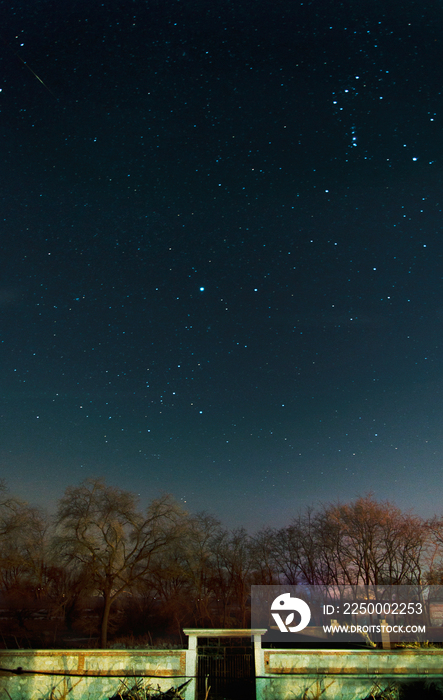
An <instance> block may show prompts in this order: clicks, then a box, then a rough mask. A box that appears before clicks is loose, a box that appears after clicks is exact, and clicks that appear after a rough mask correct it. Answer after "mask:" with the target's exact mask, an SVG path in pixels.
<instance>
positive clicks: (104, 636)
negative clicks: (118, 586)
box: [100, 591, 112, 649]
mask: <svg viewBox="0 0 443 700" xmlns="http://www.w3.org/2000/svg"><path fill="white" fill-rule="evenodd" d="M111 605H112V598H111V594H110V593H109V592H108V591H105V592H104V593H103V614H102V623H101V629H100V648H101V649H106V647H107V645H108V622H109V612H110V610H111Z"/></svg>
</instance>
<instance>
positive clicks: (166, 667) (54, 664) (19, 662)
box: [0, 636, 443, 700]
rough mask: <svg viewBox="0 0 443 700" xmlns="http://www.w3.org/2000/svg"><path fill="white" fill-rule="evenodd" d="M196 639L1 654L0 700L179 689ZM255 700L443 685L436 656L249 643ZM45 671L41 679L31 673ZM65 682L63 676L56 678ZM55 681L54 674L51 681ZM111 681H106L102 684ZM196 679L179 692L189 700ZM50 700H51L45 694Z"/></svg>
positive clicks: (442, 664) (340, 697) (346, 698)
mask: <svg viewBox="0 0 443 700" xmlns="http://www.w3.org/2000/svg"><path fill="white" fill-rule="evenodd" d="M196 641H197V640H196V638H195V637H194V638H191V637H190V640H189V642H190V649H189V650H180V649H178V650H176V649H174V650H170V651H167V650H165V651H158V650H146V651H142V650H134V651H117V650H113V651H102V650H96V651H87V650H68V651H50V650H45V651H30V650H26V651H21V650H20V651H10V650H5V651H1V650H0V667H1V668H2V669H13V670H16V669H18V668H19V667H20V668H22V669H23V671H24V673H22V674H19V675H17V674H16V673H11V672H10V671H7V670H0V699H1V700H49V699H50V698H51V700H52V699H53V700H65V699H66V700H107V698H109V697H111V696H112V695H114V694H115V693H116V692H117V689H118V688H119V687H121V685H120V679H125V682H126V683H127V684H128V686H129V687H130V686H131V685H133V683H134V678H144V679H145V680H146V676H148V675H152V676H156V675H157V676H163V677H162V678H160V677H158V678H155V677H154V678H152V679H150V680H151V683H152V686H153V687H154V688H156V687H157V685H159V686H160V688H161V689H162V690H167V689H169V688H170V687H171V686H175V687H177V686H179V685H181V684H182V683H184V682H185V681H186V680H187V678H186V676H187V677H188V678H189V677H190V676H191V677H192V676H194V674H195V673H196V661H197V655H196ZM255 641H256V647H255V662H256V675H257V681H256V686H257V700H295V699H297V698H306V700H311V699H314V698H318V697H321V700H361V698H365V697H367V696H368V695H369V693H370V691H371V690H372V689H373V688H374V687H376V686H378V687H379V688H381V689H383V688H386V687H387V686H388V684H389V683H390V682H398V681H408V680H416V679H428V680H433V681H436V682H440V683H441V684H443V650H440V649H429V650H427V649H426V650H415V649H401V650H394V651H382V650H372V649H371V650H367V651H366V650H364V649H362V650H357V651H340V650H336V649H332V650H318V651H315V650H312V651H311V650H309V651H308V650H302V649H300V650H279V649H261V648H260V637H259V636H257V637H255ZM36 671H41V672H44V674H43V675H39V674H37V673H35V672H36ZM65 673H69V674H70V675H67V676H64V675H63V674H65ZM57 674H61V675H57ZM108 676H110V677H108ZM194 692H195V680H192V682H191V683H190V684H189V686H188V688H187V690H186V700H194ZM51 693H52V695H51Z"/></svg>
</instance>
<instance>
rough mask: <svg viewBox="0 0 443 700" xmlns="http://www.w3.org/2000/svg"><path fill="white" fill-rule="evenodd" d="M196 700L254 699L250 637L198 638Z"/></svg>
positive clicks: (252, 653)
mask: <svg viewBox="0 0 443 700" xmlns="http://www.w3.org/2000/svg"><path fill="white" fill-rule="evenodd" d="M197 659H198V665H197V700H205V697H206V695H207V691H208V688H210V689H209V693H208V700H240V698H241V700H255V668H254V647H253V645H252V641H251V638H250V637H207V638H204V637H203V638H199V639H198V644H197Z"/></svg>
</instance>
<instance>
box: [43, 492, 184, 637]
mask: <svg viewBox="0 0 443 700" xmlns="http://www.w3.org/2000/svg"><path fill="white" fill-rule="evenodd" d="M183 515H184V513H183V511H182V510H181V509H180V507H179V506H178V505H177V504H176V503H175V501H174V500H173V499H172V497H171V496H169V495H166V496H163V497H162V498H159V499H157V500H154V501H153V502H152V503H151V504H150V506H149V507H148V509H147V511H146V513H142V512H141V511H140V510H139V509H138V499H137V497H136V496H135V495H134V494H133V493H130V492H129V491H124V490H122V489H118V488H115V487H112V486H107V485H106V484H105V482H104V481H103V480H101V479H87V480H86V481H84V482H83V483H82V484H80V486H77V487H68V488H67V489H66V492H65V495H64V496H63V497H62V499H61V500H60V502H59V507H58V512H57V518H56V525H57V536H56V538H55V541H54V546H55V548H56V551H57V552H58V553H59V555H60V556H61V557H63V558H64V560H65V561H67V562H68V563H70V565H71V566H74V567H76V568H79V569H80V570H82V571H83V572H84V573H86V574H87V576H88V578H89V580H90V582H91V584H92V585H93V586H94V588H95V590H96V591H97V592H98V593H99V594H100V595H101V596H102V598H103V611H102V617H101V630H100V645H101V647H102V648H105V647H106V645H107V632H108V621H109V613H110V610H111V606H112V604H113V602H114V601H115V600H116V599H117V598H118V597H119V596H121V595H122V593H123V592H124V591H128V590H129V589H130V588H131V586H132V585H133V584H134V583H135V582H136V581H138V580H139V579H140V578H141V577H142V576H144V575H146V573H147V572H148V571H149V568H150V565H151V560H152V557H153V555H154V554H155V553H157V552H159V551H161V550H165V549H166V548H167V546H168V545H169V544H170V543H171V541H172V540H174V539H175V538H177V537H178V536H179V534H180V532H181V524H182V519H183Z"/></svg>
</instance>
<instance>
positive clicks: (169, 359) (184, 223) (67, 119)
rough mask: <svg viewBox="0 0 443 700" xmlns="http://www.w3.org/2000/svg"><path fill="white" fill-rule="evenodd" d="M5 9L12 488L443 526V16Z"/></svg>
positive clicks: (141, 6)
mask: <svg viewBox="0 0 443 700" xmlns="http://www.w3.org/2000/svg"><path fill="white" fill-rule="evenodd" d="M0 13H1V17H2V23H1V24H2V26H1V30H0V42H1V44H0V88H1V92H0V110H1V111H0V134H1V169H0V178H1V180H0V240H1V257H0V263H1V278H0V341H1V344H0V376H1V382H0V391H1V407H0V416H1V418H0V430H1V442H0V450H1V452H0V456H1V469H0V472H1V474H0V476H2V477H3V478H5V480H6V482H7V484H8V486H9V488H10V490H11V492H12V493H14V494H16V495H18V496H20V497H21V498H24V499H26V500H28V501H30V502H31V503H33V504H37V505H38V504H39V505H42V506H45V507H47V508H49V510H50V511H51V510H52V511H53V510H54V508H55V501H56V500H57V499H58V498H59V497H60V496H61V495H62V493H63V491H64V489H65V488H66V486H68V485H75V484H78V483H80V481H81V480H83V479H85V478H87V477H91V476H105V477H106V479H107V481H108V483H110V484H112V485H116V486H119V487H121V488H125V489H129V490H131V491H134V492H136V493H137V494H140V497H141V502H142V503H144V504H145V503H147V502H148V501H149V500H151V499H152V498H153V497H155V496H158V495H159V494H160V493H162V492H164V491H166V492H170V493H172V494H173V495H174V496H175V497H176V499H177V500H178V501H180V502H181V503H182V504H183V505H185V507H186V508H188V509H189V510H190V511H191V512H196V511H199V510H203V509H204V510H207V511H209V512H210V513H211V514H213V515H215V516H216V517H218V518H220V519H221V520H222V522H223V523H224V524H225V525H227V526H229V527H233V526H240V525H244V526H245V527H247V528H248V529H249V530H250V531H254V530H256V529H258V528H259V527H260V526H262V525H273V526H278V527H280V526H283V525H286V524H289V522H290V519H291V518H292V517H293V516H295V515H296V514H297V513H298V511H299V510H300V509H302V508H304V507H305V506H306V505H308V504H312V505H316V504H318V503H319V502H329V501H336V500H337V499H340V500H341V501H343V502H345V501H349V500H351V499H353V498H355V497H356V496H358V495H363V494H365V493H367V492H369V491H373V493H374V496H375V497H376V498H377V499H379V500H385V499H389V500H391V501H393V502H394V503H396V504H397V505H398V506H400V507H401V508H404V509H412V510H413V511H415V512H416V513H418V514H421V515H423V516H428V515H432V514H433V513H435V512H438V513H440V512H441V502H442V492H443V489H442V486H443V480H442V477H443V471H442V470H443V429H442V428H443V402H442V399H443V371H442V370H443V366H442V360H443V286H442V278H443V236H442V230H443V217H442V208H443V130H442V120H443V6H442V4H441V2H437V1H434V2H427V1H425V2H415V1H412V0H405V2H404V3H399V2H386V0H383V1H378V0H375V1H374V0H370V1H368V2H366V1H365V0H358V1H357V0H355V1H353V2H351V1H349V2H338V0H313V1H312V2H298V1H296V0H284V1H283V0H272V1H269V0H234V1H230V0H174V1H172V0H155V1H154V0H148V1H146V2H143V1H141V0H133V1H131V0H125V1H121V0H120V1H116V0H107V1H106V2H104V3H102V2H98V1H96V0H66V1H64V2H62V1H61V0H26V1H24V0H19V1H18V2H11V1H10V0H8V1H5V0H3V1H1V2H0Z"/></svg>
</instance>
